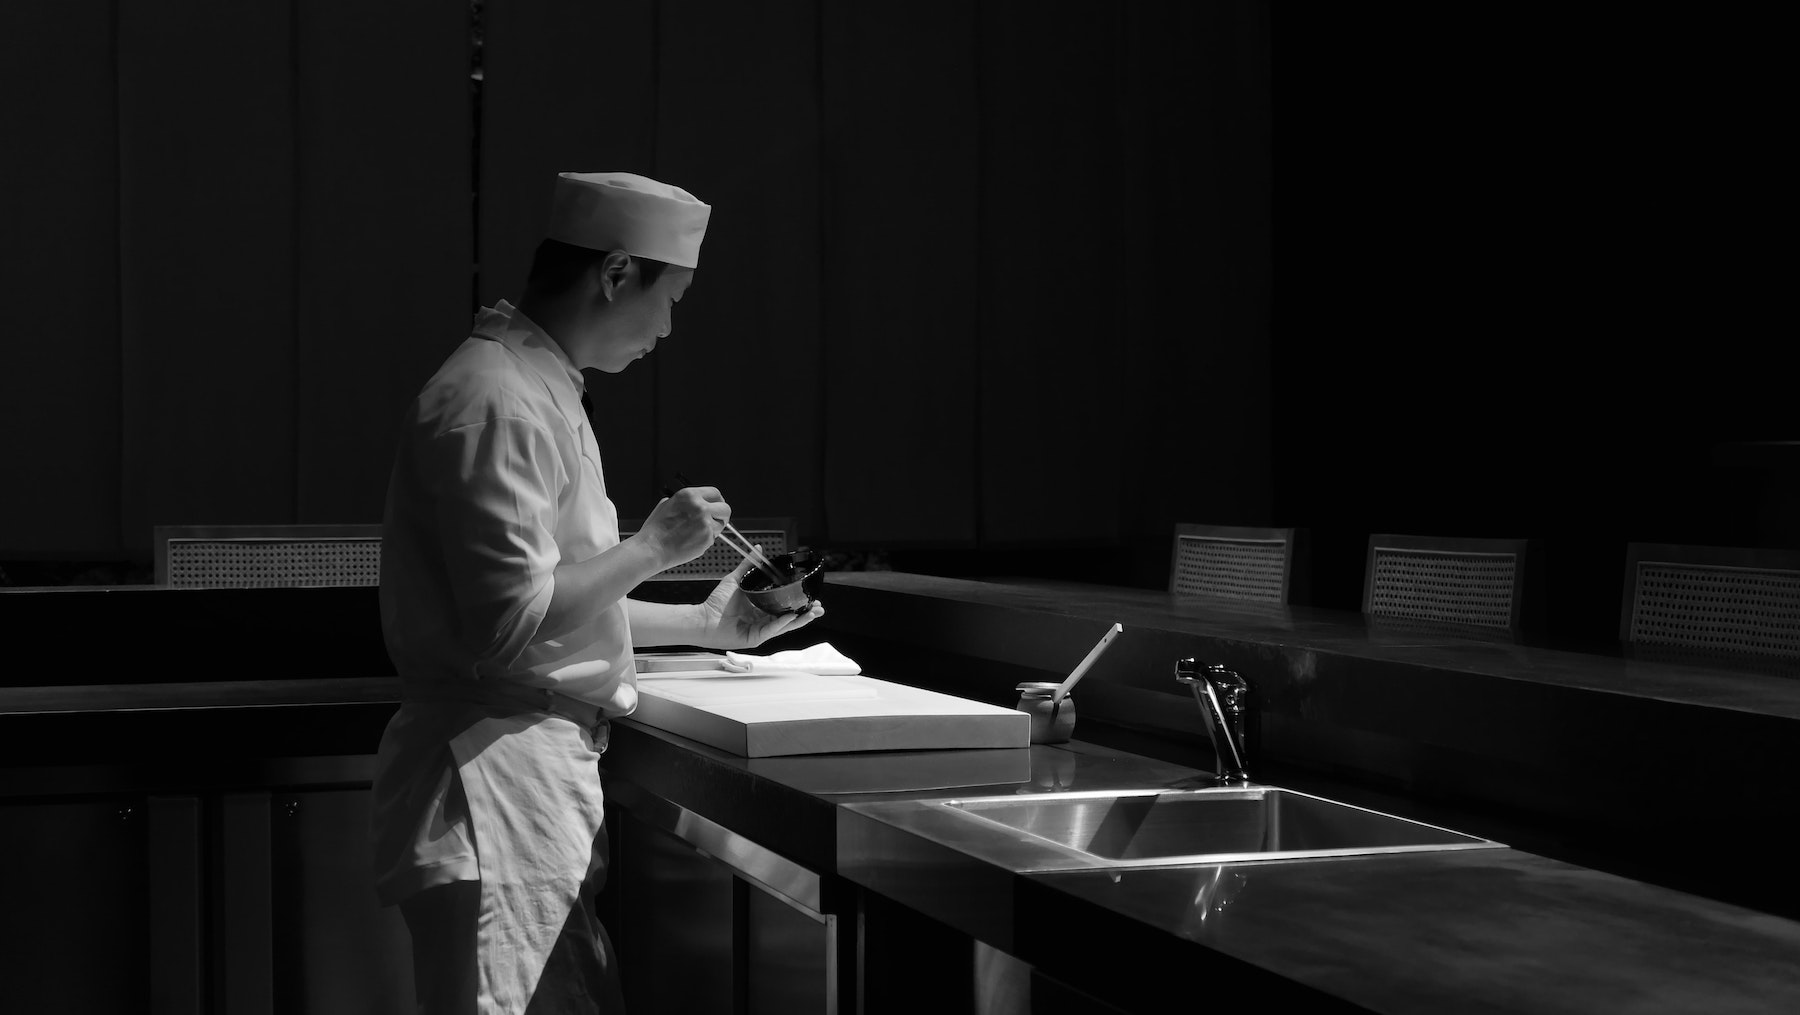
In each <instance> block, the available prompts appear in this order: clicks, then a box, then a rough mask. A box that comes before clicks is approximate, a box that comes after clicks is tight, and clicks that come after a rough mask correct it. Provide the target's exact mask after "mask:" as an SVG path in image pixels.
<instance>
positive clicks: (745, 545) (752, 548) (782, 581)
mask: <svg viewBox="0 0 1800 1015" xmlns="http://www.w3.org/2000/svg"><path fill="white" fill-rule="evenodd" d="M726 532H729V533H731V535H732V536H735V537H736V542H733V541H732V540H731V539H729V538H727V537H726V535H725V533H726ZM719 541H720V542H721V543H724V544H725V545H726V546H729V547H731V548H732V549H733V550H736V551H737V552H738V553H740V554H742V555H743V557H744V559H745V560H747V561H749V562H750V563H752V564H755V565H756V566H757V568H758V569H760V570H761V571H762V573H763V574H766V575H768V576H769V580H770V581H772V582H774V583H775V584H777V585H786V584H787V579H786V578H783V577H782V576H781V572H779V571H777V570H775V565H774V564H771V563H770V562H769V558H767V557H765V556H763V552H762V548H761V547H759V546H757V545H756V544H755V543H752V542H750V541H749V540H748V539H745V538H744V534H743V533H742V532H739V531H738V530H737V529H735V528H732V525H731V523H730V522H726V523H725V531H724V532H721V533H719Z"/></svg>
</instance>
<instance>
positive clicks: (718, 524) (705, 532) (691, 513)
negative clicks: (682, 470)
mask: <svg viewBox="0 0 1800 1015" xmlns="http://www.w3.org/2000/svg"><path fill="white" fill-rule="evenodd" d="M730 520H731V505H730V504H727V503H725V499H724V498H723V497H721V496H719V490H718V488H717V487H712V486H688V487H683V488H682V489H680V490H677V491H675V492H674V493H672V494H670V495H669V496H667V497H664V498H663V499H662V500H659V501H657V502H656V507H655V508H653V509H652V510H651V511H650V517H648V518H646V519H644V526H643V528H640V529H638V531H637V532H636V533H635V534H634V535H633V536H632V537H631V538H633V539H642V540H645V541H647V542H648V543H649V544H650V548H651V552H652V553H654V554H656V555H657V559H659V560H661V561H663V567H662V569H663V570H665V571H666V570H668V569H669V568H672V567H674V566H675V565H677V564H685V563H687V562H688V561H690V560H693V559H694V558H695V557H698V556H700V555H701V554H703V553H705V552H706V548H707V547H709V546H711V545H712V542H713V540H714V539H715V538H717V537H718V535H719V532H720V531H721V530H723V529H724V528H725V523H726V522H727V521H730Z"/></svg>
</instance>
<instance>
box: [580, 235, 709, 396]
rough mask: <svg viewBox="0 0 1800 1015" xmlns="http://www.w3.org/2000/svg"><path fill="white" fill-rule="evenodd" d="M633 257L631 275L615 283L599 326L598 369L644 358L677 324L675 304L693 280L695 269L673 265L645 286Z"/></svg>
mask: <svg viewBox="0 0 1800 1015" xmlns="http://www.w3.org/2000/svg"><path fill="white" fill-rule="evenodd" d="M639 270H640V269H639V266H638V262H637V261H636V260H635V259H634V260H633V261H632V262H631V266H630V268H629V269H627V272H628V277H627V278H625V279H624V280H623V281H622V282H621V283H620V284H618V285H615V286H613V287H612V300H611V301H610V302H609V303H607V305H606V312H605V314H604V316H603V317H602V319H601V322H600V325H599V326H600V328H601V331H602V335H603V336H604V337H603V341H602V342H601V343H600V350H599V352H600V357H599V358H600V362H599V363H596V364H594V366H595V367H596V369H599V370H603V371H605V372H606V373H609V374H616V373H618V372H620V371H621V370H624V369H625V368H626V367H628V366H630V365H631V364H633V363H635V362H637V361H638V360H640V359H643V358H644V357H645V356H647V355H649V354H650V352H651V351H652V350H654V349H655V348H656V343H657V342H660V341H662V340H663V339H665V338H667V337H669V332H670V331H671V330H673V329H674V326H675V304H677V303H680V302H681V297H682V296H683V295H685V294H686V293H687V290H688V286H689V285H691V284H693V281H694V269H692V268H680V267H676V266H674V265H670V266H669V267H667V268H664V269H663V271H662V274H661V275H658V276H657V278H656V281H655V282H652V283H651V284H650V285H648V286H645V285H643V284H642V276H641V275H640V274H639Z"/></svg>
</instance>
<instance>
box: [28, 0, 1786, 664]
mask: <svg viewBox="0 0 1800 1015" xmlns="http://www.w3.org/2000/svg"><path fill="white" fill-rule="evenodd" d="M1270 7H1271V5H1268V4H1258V3H1181V4H1175V3H1168V4H1163V3H1128V4H1122V5H1110V6H1109V5H1091V4H1080V5H1077V4H1065V3H1055V2H1039V3H1024V2H1020V3H998V2H992V0H988V2H981V3H955V2H948V0H940V2H914V3H905V4H901V3H856V4H848V3H846V4H838V3H828V2H822V0H818V2H813V3H783V4H776V3H743V2H724V0H715V2H698V0H694V2H679V0H661V2H658V0H635V2H616V3H576V2H552V0H487V2H486V3H484V4H480V5H467V6H465V5H457V4H446V3H442V2H438V0H406V2H393V3H384V4H363V3H358V2H354V0H307V2H299V0H286V2H253V3H242V2H233V3H227V2H224V0H213V2H175V3H163V4H154V5H153V4H147V3H141V2H131V0H68V2H63V3H57V4H44V5H35V6H33V7H30V8H26V9H21V10H19V11H16V12H14V13H13V14H12V26H13V29H14V37H15V38H16V39H22V40H24V43H23V44H21V45H19V46H17V47H15V52H14V53H13V54H12V56H11V57H10V58H9V60H8V61H7V62H6V63H5V65H4V67H3V69H0V127H3V129H4V135H3V136H4V137H5V138H6V139H7V143H6V145H5V146H4V149H3V150H0V183H3V184H4V197H3V198H0V287H3V289H0V292H3V294H4V296H5V297H6V301H7V308H8V310H9V319H8V321H7V322H6V325H5V333H4V335H5V337H4V339H3V341H4V343H5V356H4V363H5V366H4V368H3V369H0V433H3V434H4V437H0V441H3V443H0V454H3V455H4V462H5V466H4V472H3V473H0V483H4V495H3V496H0V567H3V568H4V570H5V575H6V580H7V581H8V582H10V583H12V584H19V585H31V584H53V583H63V582H81V583H106V582H132V581H147V580H148V572H149V561H150V558H151V547H150V537H151V528H152V526H154V525H157V524H231V523H246V524H249V523H264V524H267V523H289V522H297V523H334V522H372V521H376V520H378V519H379V517H380V513H381V503H382V495H383V488H384V484H385V477H386V471H387V467H388V459H389V455H390V452H391V441H392V436H393V431H394V426H395V424H396V422H397V420H398V418H399V415H400V413H401V411H402V410H403V409H404V406H405V403H406V402H407V400H408V399H409V398H410V397H411V396H412V394H413V393H414V392H415V391H416V390H417V389H418V387H419V385H420V384H421V383H423V381H424V380H425V378H426V377H427V376H429V374H430V373H431V371H432V370H433V369H434V368H435V367H436V365H437V364H438V362H440V361H441V360H442V358H443V357H444V356H445V355H446V354H447V353H448V352H449V351H450V349H452V348H453V347H454V346H455V345H456V343H458V342H459V341H460V340H461V339H462V338H463V337H464V335H465V334H466V331H467V327H468V323H469V317H470V314H471V312H472V311H473V310H474V309H475V307H476V306H477V305H479V304H488V303H492V302H494V301H495V300H497V299H500V298H505V297H514V296H516V295H517V293H518V290H519V287H520V284H521V282H522V279H523V275H524V271H525V268H526V265H527V261H528V257H529V253H530V250H531V247H532V246H533V244H534V243H535V241H536V239H537V237H538V235H539V234H540V232H541V229H542V225H543V216H544V213H545V211H546V207H547V200H548V195H549V187H550V181H551V178H552V177H553V175H554V173H555V172H557V171H559V170H583V171H589V170H631V171H637V172H642V173H645V174H647V175H651V176H654V177H657V178H659V179H663V180H667V181H669V182H673V183H676V184H678V185H680V186H682V187H684V188H686V189H688V190H690V191H692V192H693V193H695V194H696V195H698V196H699V197H700V198H701V199H703V200H705V201H707V202H709V203H711V204H712V205H713V206H714V214H713V223H712V227H711V229H710V231H709V234H708V237H707V242H706V245H705V248H704V251H703V259H702V268H701V271H700V273H699V275H698V276H697V277H696V280H695V284H694V288H693V292H692V294H691V297H690V298H689V299H687V300H685V301H684V302H683V305H682V309H681V314H680V315H679V317H678V319H677V321H676V330H675V333H674V335H673V337H672V338H671V339H670V341H668V342H667V343H665V344H664V345H663V346H662V347H661V348H660V349H659V351H658V353H657V355H656V356H655V357H653V358H651V359H649V360H646V361H644V362H643V363H640V364H638V365H637V366H636V367H634V368H633V369H632V370H631V371H629V372H627V373H625V374H623V375H618V376H603V375H590V386H591V390H592V391H593V392H594V394H595V398H596V401H597V402H598V403H599V406H600V410H599V411H600V426H599V433H600V438H601V448H602V452H603V454H604V455H605V457H606V465H607V478H608V483H609V486H610V488H611V493H612V496H613V499H614V500H615V502H617V503H618V505H619V508H620V512H621V514H622V515H625V516H628V517H630V516H641V515H642V514H643V513H644V512H645V511H647V510H648V508H649V506H650V505H651V504H652V503H653V502H654V499H655V496H656V491H657V490H658V489H659V488H660V487H661V486H662V485H663V484H664V483H666V482H667V479H668V476H669V475H671V474H672V473H673V472H675V471H681V472H683V473H685V474H686V475H687V476H689V477H691V478H692V479H693V480H695V481H696V482H702V483H711V484H715V485H717V486H719V487H721V488H722V489H723V490H724V491H725V493H726V496H727V497H728V499H729V500H730V501H731V502H732V504H733V506H734V509H735V510H736V512H737V513H738V514H739V515H740V516H745V517H761V516H770V515H776V516H791V517H793V518H794V519H795V520H796V523H797V526H798V529H799V535H800V538H801V539H802V541H804V542H808V543H811V544H812V545H815V546H825V547H830V548H833V549H837V550H842V551H848V552H854V553H855V554H857V557H856V558H855V559H857V560H865V561H866V560H874V561H881V562H884V563H885V564H886V565H887V566H892V567H895V568H897V569H902V570H915V571H922V572H926V573H934V574H946V575H961V576H1009V575H1012V576H1047V577H1064V578H1074V579H1081V580H1088V581H1100V582H1108V583H1116V584H1123V585H1138V586H1144V587H1162V586H1163V585H1164V584H1165V583H1166V581H1167V560H1168V553H1169V546H1170V540H1171V534H1172V529H1173V526H1174V525H1175V524H1176V523H1177V522H1209V523H1216V524H1243V525H1280V526H1300V527H1305V528H1307V529H1308V530H1309V532H1310V534H1311V537H1312V538H1311V584H1312V597H1313V600H1314V602H1316V603H1318V604H1319V605H1324V606H1332V607H1339V608H1344V609H1350V610H1354V609H1356V608H1357V607H1358V604H1359V596H1360V583H1361V577H1362V567H1363V552H1364V548H1365V545H1366V541H1367V538H1368V535H1369V534H1370V533H1372V532H1411V533H1417V534H1437V535H1468V536H1489V537H1518V536H1530V537H1535V538H1537V539H1538V540H1539V541H1540V544H1541V546H1542V548H1543V551H1544V557H1543V563H1544V565H1545V568H1546V572H1545V573H1546V575H1547V582H1546V585H1545V588H1546V592H1547V605H1548V607H1549V609H1548V614H1547V617H1548V634H1549V636H1550V637H1551V638H1552V639H1553V640H1557V641H1560V642H1562V643H1565V644H1570V645H1582V646H1595V647H1604V646H1605V645H1607V644H1608V643H1609V642H1610V641H1611V639H1612V638H1613V632H1614V631H1615V629H1616V623H1617V617H1618V597H1619V589H1620V578H1621V573H1622V567H1623V560H1624V550H1625V545H1626V543H1628V542H1631V541H1656V542H1687V543H1704V544H1715V545H1735V546H1789V547H1792V546H1800V496H1796V492H1795V491H1796V481H1795V479H1794V476H1795V474H1796V473H1795V471H1794V465H1793V464H1792V459H1793V458H1794V456H1793V455H1792V454H1789V453H1788V452H1790V451H1791V450H1792V448H1791V447H1790V446H1786V445H1780V446H1769V445H1768V444H1766V443H1753V444H1751V445H1749V446H1745V443H1744V442H1781V441H1793V440H1795V439H1796V438H1800V433H1796V427H1795V425H1794V422H1793V419H1792V410H1791V404H1792V401H1793V389H1794V383H1793V375H1792V373H1791V369H1790V368H1789V367H1788V366H1787V365H1786V362H1785V361H1786V359H1788V358H1790V356H1791V353H1789V352H1788V350H1790V349H1791V347H1792V346H1793V344H1794V342H1793V338H1792V334H1793V332H1794V328H1793V325H1792V321H1791V314H1789V313H1788V312H1787V308H1786V306H1785V305H1784V303H1783V302H1782V301H1781V300H1779V299H1778V298H1777V295H1776V293H1777V290H1776V285H1777V283H1778V276H1777V273H1776V267H1775V265H1776V264H1777V260H1776V257H1775V255H1772V254H1770V253H1769V251H1770V249H1771V248H1773V249H1775V250H1777V251H1779V250H1781V249H1784V245H1785V239H1786V237H1787V236H1788V235H1789V234H1790V232H1791V230H1790V229H1789V228H1788V227H1789V224H1790V220H1791V215H1789V214H1788V213H1787V211H1786V199H1785V197H1781V198H1780V199H1779V200H1778V199H1777V196H1776V195H1777V194H1778V193H1779V191H1778V188H1776V187H1775V186H1774V183H1775V181H1778V180H1782V179H1786V178H1789V177H1791V167H1789V166H1788V165H1787V164H1786V162H1785V159H1786V158H1787V157H1786V156H1785V155H1784V154H1781V149H1780V146H1779V145H1778V141H1779V138H1780V135H1781V134H1782V133H1783V131H1782V130H1780V129H1779V128H1778V126H1777V125H1778V124H1779V123H1780V122H1784V119H1783V117H1784V116H1785V114H1778V112H1777V110H1778V107H1777V106H1776V100H1775V99H1774V98H1772V96H1775V95H1779V94H1784V93H1785V92H1786V91H1788V90H1789V88H1788V86H1782V85H1781V84H1780V80H1784V79H1785V78H1786V77H1787V76H1788V75H1786V74H1785V73H1778V68H1779V67H1781V66H1782V65H1781V64H1780V63H1778V62H1777V61H1776V60H1775V59H1774V58H1773V57H1771V56H1769V55H1767V54H1766V53H1765V49H1766V48H1768V47H1769V46H1770V45H1771V43H1765V42H1764V41H1763V40H1765V39H1772V38H1774V37H1775V34H1776V33H1775V31H1774V26H1773V25H1772V24H1762V23H1759V22H1758V21H1757V20H1756V19H1755V18H1754V17H1751V16H1748V15H1743V14H1735V15H1733V16H1731V17H1729V18H1727V17H1722V16H1719V15H1708V16H1705V17H1702V16H1700V15H1698V14H1689V15H1683V16H1681V17H1675V16H1672V15H1670V16H1660V17H1659V16H1654V15H1650V14H1646V13H1644V12H1638V11H1634V12H1632V13H1630V14H1629V15H1623V14H1605V15H1602V14H1587V15H1581V16H1579V17H1575V16H1568V15H1565V14H1563V13H1560V12H1549V13H1546V12H1537V13H1533V14H1530V15H1529V16H1527V15H1525V14H1515V13H1511V12H1508V11H1507V10H1506V9H1502V8H1477V9H1462V8H1459V9H1457V10H1456V11H1455V12H1444V11H1437V10H1431V11H1422V10H1420V9H1417V8H1409V9H1407V10H1406V11H1404V12H1400V11H1382V12H1377V13H1371V12H1369V11H1366V10H1350V9H1345V8H1342V7H1341V6H1340V5H1307V6H1299V5H1295V6H1292V7H1283V8H1282V9H1281V10H1280V11H1277V12H1275V13H1273V14H1271V11H1270ZM1277 35H1279V38H1280V46H1281V68H1280V73H1279V75H1277V73H1276V71H1275V66H1274V55H1273V54H1274V48H1275V38H1276V36H1277ZM477 74H478V75H479V76H478V77H476V75H477ZM1277 106H1279V107H1280V117H1281V123H1282V126H1281V131H1280V134H1279V137H1278V136H1277V134H1276V132H1275V130H1274V120H1275V115H1276V114H1275V110H1276V107H1277ZM1277 189H1279V205H1277V201H1276V191H1277ZM1277 228H1279V232H1280V235H1281V239H1282V242H1281V245H1280V247H1279V249H1277V247H1276V245H1275V242H1274V237H1275V235H1276V232H1277ZM1780 263H1786V258H1783V259H1782V261H1781V262H1780ZM1277 277H1279V286H1277V284H1276V281H1275V280H1276V278H1277ZM1782 281H1785V279H1782ZM771 392H773V393H774V394H772V395H771V394H770V393H771Z"/></svg>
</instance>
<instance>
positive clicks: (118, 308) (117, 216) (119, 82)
mask: <svg viewBox="0 0 1800 1015" xmlns="http://www.w3.org/2000/svg"><path fill="white" fill-rule="evenodd" d="M111 10H112V59H111V61H110V62H111V64H112V69H113V172H114V174H115V175H114V179H113V202H114V204H113V233H114V236H113V272H114V275H113V288H114V293H115V299H116V302H115V304H114V306H113V311H114V313H115V314H116V315H117V320H118V332H117V335H116V338H117V346H116V348H117V352H118V365H119V370H118V375H117V379H116V380H115V382H114V388H113V394H114V397H115V399H116V400H115V401H114V403H113V404H114V405H117V406H118V407H119V418H118V423H117V428H118V430H117V437H118V441H119V444H118V459H117V461H115V462H114V468H115V471H114V477H115V478H116V479H117V480H118V483H119V486H118V493H117V495H116V496H114V498H113V512H114V514H113V532H114V534H115V536H116V537H117V539H118V541H119V548H120V550H121V552H122V554H123V555H125V556H127V557H130V556H131V553H132V550H131V546H132V542H131V536H130V534H129V533H127V532H126V531H125V519H126V516H127V515H129V514H130V512H129V511H127V510H126V506H125V505H126V501H127V499H128V494H127V489H128V487H129V485H130V478H129V477H128V476H127V475H126V471H127V470H126V467H127V463H128V456H127V451H126V440H127V436H126V435H127V434H128V433H130V425H129V419H128V416H129V408H130V407H129V405H128V404H127V403H126V390H127V389H126V383H125V377H126V372H127V368H128V367H129V365H130V356H129V354H128V352H127V349H126V345H125V137H124V135H125V109H124V103H123V102H122V101H121V97H120V96H121V93H122V92H123V90H124V78H125V75H124V72H123V70H122V69H121V67H120V64H121V63H122V61H123V55H124V45H123V43H122V42H121V40H120V35H121V33H122V28H121V26H120V24H119V19H120V17H121V15H120V12H119V0H113V3H112V5H111ZM155 556H156V548H155V547H154V546H153V547H151V549H150V557H151V559H152V560H154V559H155Z"/></svg>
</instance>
